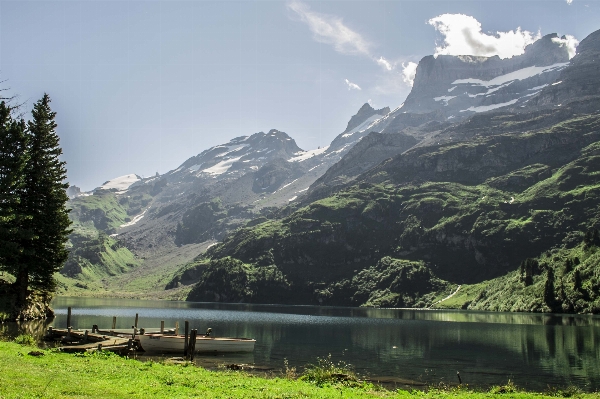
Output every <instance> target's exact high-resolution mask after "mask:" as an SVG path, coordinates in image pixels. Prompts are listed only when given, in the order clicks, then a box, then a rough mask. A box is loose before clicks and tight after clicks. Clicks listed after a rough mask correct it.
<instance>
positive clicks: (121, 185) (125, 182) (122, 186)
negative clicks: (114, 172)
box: [99, 174, 142, 191]
mask: <svg viewBox="0 0 600 399" xmlns="http://www.w3.org/2000/svg"><path fill="white" fill-rule="evenodd" d="M140 180H142V179H141V178H140V177H139V176H138V175H136V174H129V175H124V176H119V177H116V178H114V179H112V180H109V181H107V182H105V183H104V184H103V185H102V186H100V187H99V189H101V190H112V189H117V190H118V191H125V190H127V189H128V188H129V187H131V185H132V184H133V183H136V182H138V181H140Z"/></svg>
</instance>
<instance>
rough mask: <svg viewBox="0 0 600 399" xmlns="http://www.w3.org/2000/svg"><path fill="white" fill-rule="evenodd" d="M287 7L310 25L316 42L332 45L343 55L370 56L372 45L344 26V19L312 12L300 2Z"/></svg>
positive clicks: (290, 3) (294, 2)
mask: <svg viewBox="0 0 600 399" xmlns="http://www.w3.org/2000/svg"><path fill="white" fill-rule="evenodd" d="M287 6H288V8H289V9H290V10H292V11H294V12H295V13H296V14H297V15H298V16H299V17H300V20H301V21H302V22H304V23H305V24H307V25H308V28H309V29H310V30H311V32H312V33H313V37H314V38H315V40H316V41H318V42H320V43H327V44H331V45H332V46H333V48H334V49H335V50H336V51H337V52H339V53H342V54H355V55H367V56H370V47H371V45H370V43H369V42H368V41H367V40H365V39H364V38H363V37H362V36H361V35H360V34H359V33H356V32H354V31H353V30H352V29H350V28H348V27H347V26H346V25H344V23H343V20H342V18H340V17H336V16H334V15H326V14H320V13H317V12H314V11H311V9H310V7H309V6H308V5H306V4H304V3H302V2H299V1H291V2H289V3H288V4H287Z"/></svg>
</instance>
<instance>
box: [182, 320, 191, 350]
mask: <svg viewBox="0 0 600 399" xmlns="http://www.w3.org/2000/svg"><path fill="white" fill-rule="evenodd" d="M189 332H190V322H189V321H187V320H186V321H185V341H183V357H185V358H187V355H188V338H189V335H188V334H189Z"/></svg>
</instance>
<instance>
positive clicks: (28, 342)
mask: <svg viewBox="0 0 600 399" xmlns="http://www.w3.org/2000/svg"><path fill="white" fill-rule="evenodd" d="M15 343H17V344H19V345H23V346H34V345H35V338H33V336H31V335H30V334H21V335H19V336H17V337H16V338H15Z"/></svg>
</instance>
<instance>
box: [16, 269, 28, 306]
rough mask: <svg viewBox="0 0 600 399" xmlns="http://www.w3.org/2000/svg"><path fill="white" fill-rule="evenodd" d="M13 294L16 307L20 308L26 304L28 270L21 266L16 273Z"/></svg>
mask: <svg viewBox="0 0 600 399" xmlns="http://www.w3.org/2000/svg"><path fill="white" fill-rule="evenodd" d="M14 287H15V294H16V297H17V298H16V299H17V302H16V305H17V308H19V309H21V308H23V307H24V306H25V305H26V304H27V295H28V294H29V292H28V290H27V288H28V287H29V270H27V269H26V268H22V269H21V270H19V274H17V281H15V285H14Z"/></svg>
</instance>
